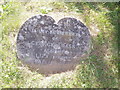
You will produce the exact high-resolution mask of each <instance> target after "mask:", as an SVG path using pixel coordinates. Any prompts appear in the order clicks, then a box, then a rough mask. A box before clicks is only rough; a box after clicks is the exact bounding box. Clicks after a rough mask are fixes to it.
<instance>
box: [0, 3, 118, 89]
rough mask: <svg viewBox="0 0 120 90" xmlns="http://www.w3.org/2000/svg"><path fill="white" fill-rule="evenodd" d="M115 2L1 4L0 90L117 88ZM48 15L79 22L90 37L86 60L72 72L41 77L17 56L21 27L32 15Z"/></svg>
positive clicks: (116, 21) (116, 5)
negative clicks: (18, 35)
mask: <svg viewBox="0 0 120 90" xmlns="http://www.w3.org/2000/svg"><path fill="white" fill-rule="evenodd" d="M119 10H120V8H119V7H118V3H98V2H95V3H86V2H84V3H79V2H73V3H64V2H47V3H46V2H31V1H30V2H6V3H3V4H2V5H0V65H1V66H0V88H32V87H34V88H42V87H49V88H118V59H119V58H118V44H117V36H118V29H119V26H118V22H119V20H118V19H119V18H120V16H119V15H118V11H119ZM36 14H47V15H50V16H52V17H53V18H54V19H55V20H56V21H57V20H59V19H61V18H63V17H66V16H69V17H74V18H77V19H79V20H80V21H82V22H83V23H84V24H85V25H86V26H87V27H88V28H89V29H90V34H91V37H92V45H93V46H92V49H91V52H90V55H89V57H88V58H87V59H85V60H82V61H81V62H80V64H79V65H77V66H76V68H75V70H72V71H68V72H64V73H58V74H52V75H48V76H45V75H42V74H39V73H37V72H36V71H31V70H30V69H29V68H28V67H27V66H26V65H24V64H22V62H21V61H20V60H18V59H17V56H16V37H17V34H18V31H19V28H20V26H21V25H22V24H23V23H24V22H25V21H26V20H27V19H28V18H30V17H31V16H34V15H36Z"/></svg>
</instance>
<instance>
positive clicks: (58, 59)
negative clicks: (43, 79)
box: [17, 15, 91, 73]
mask: <svg viewBox="0 0 120 90" xmlns="http://www.w3.org/2000/svg"><path fill="white" fill-rule="evenodd" d="M90 43H91V40H90V33H89V30H88V28H87V27H86V26H85V25H84V24H83V23H82V22H80V21H79V20H77V19H75V18H63V19H61V20H59V21H58V23H57V24H55V20H54V19H53V18H52V17H50V16H47V15H44V16H42V15H37V16H33V17H31V18H30V19H28V20H27V21H26V22H25V23H24V24H23V25H22V27H21V28H20V31H19V33H18V37H17V56H18V58H19V59H20V60H21V61H23V63H25V64H27V65H28V66H29V67H30V68H31V69H32V70H37V71H38V72H40V73H57V72H63V71H67V70H71V69H73V68H74V67H75V66H76V64H78V63H79V62H80V60H81V58H82V57H86V56H85V55H88V52H89V50H90Z"/></svg>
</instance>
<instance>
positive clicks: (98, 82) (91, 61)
mask: <svg viewBox="0 0 120 90" xmlns="http://www.w3.org/2000/svg"><path fill="white" fill-rule="evenodd" d="M99 5H102V6H103V7H104V8H106V9H108V10H109V11H110V12H109V13H107V14H108V16H107V15H106V17H109V18H110V22H111V24H112V25H113V26H114V28H115V30H116V31H112V32H113V33H114V34H113V33H112V34H110V35H114V36H110V35H109V36H108V37H106V36H105V35H106V34H105V33H104V31H103V30H101V33H100V34H99V35H98V36H96V37H93V50H92V52H91V54H90V56H89V58H88V59H87V60H85V61H84V65H82V66H81V65H80V67H79V69H78V72H77V73H78V74H77V78H78V82H79V83H80V85H81V83H82V85H85V86H84V87H87V88H91V87H98V88H117V87H118V85H117V84H118V82H117V79H118V78H117V73H114V71H113V70H112V68H111V64H108V62H113V63H112V65H117V60H116V59H117V58H118V56H116V55H115V54H114V52H113V53H112V59H113V60H110V61H107V60H106V59H105V55H106V52H107V49H109V48H110V47H109V41H110V40H109V38H110V37H112V40H113V41H112V42H111V41H110V42H111V43H112V48H113V51H114V50H117V47H116V45H115V44H116V38H117V30H118V24H116V23H118V20H117V19H118V17H117V16H116V14H117V12H118V11H117V10H118V9H116V8H117V7H118V4H117V3H113V4H112V3H79V2H77V3H74V6H75V7H76V8H77V9H78V10H77V12H79V13H83V14H84V16H85V17H88V18H89V12H90V10H91V9H92V10H94V11H96V12H102V11H101V9H100V8H99V7H98V6H99ZM113 5H115V6H113ZM119 10H120V9H119ZM114 40H115V41H114ZM114 46H115V47H114ZM94 84H95V85H94Z"/></svg>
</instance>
